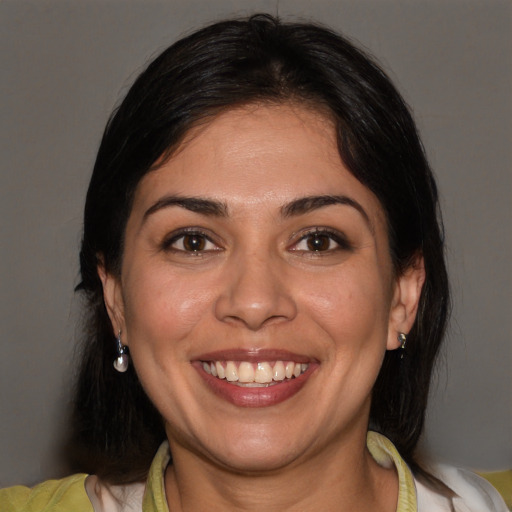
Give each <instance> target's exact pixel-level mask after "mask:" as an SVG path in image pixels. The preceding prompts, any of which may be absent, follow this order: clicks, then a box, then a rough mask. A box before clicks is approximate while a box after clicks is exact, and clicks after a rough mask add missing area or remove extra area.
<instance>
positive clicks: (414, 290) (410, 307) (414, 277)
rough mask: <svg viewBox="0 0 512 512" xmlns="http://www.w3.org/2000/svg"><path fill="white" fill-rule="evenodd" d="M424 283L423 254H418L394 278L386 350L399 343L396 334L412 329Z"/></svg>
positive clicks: (405, 332)
mask: <svg viewBox="0 0 512 512" xmlns="http://www.w3.org/2000/svg"><path fill="white" fill-rule="evenodd" d="M424 283H425V264H424V261H423V256H422V255H418V256H417V257H416V258H415V259H414V261H413V263H412V264H411V265H410V266H409V267H408V268H406V269H405V270H404V271H403V272H402V274H401V275H399V276H398V277H397V278H396V281H395V284H394V288H395V289H394V293H393V300H392V304H391V311H390V314H389V329H388V342H387V349H388V350H395V349H397V348H399V347H400V345H401V343H400V341H399V340H398V334H399V333H404V334H409V331H410V330H411V329H412V326H413V324H414V320H415V319H416V313H417V311H418V304H419V302H420V296H421V290H422V288H423V284H424Z"/></svg>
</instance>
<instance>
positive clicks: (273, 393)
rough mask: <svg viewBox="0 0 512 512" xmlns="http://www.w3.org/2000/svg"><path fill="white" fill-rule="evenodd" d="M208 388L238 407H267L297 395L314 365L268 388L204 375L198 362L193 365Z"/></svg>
mask: <svg viewBox="0 0 512 512" xmlns="http://www.w3.org/2000/svg"><path fill="white" fill-rule="evenodd" d="M193 366H194V367H195V368H196V370H197V371H198V372H199V375H200V376H201V377H202V378H203V380H204V381H205V382H206V384H207V385H208V387H209V388H210V389H211V390H212V391H213V392H214V393H215V394H216V395H217V396H220V397H221V398H223V399H224V400H227V401H228V402H230V403H232V404H233V405H236V406H238V407H269V406H271V405H276V404H279V403H281V402H284V401H285V400H288V399H289V398H291V397H292V396H294V395H295V394H297V393H298V392H299V391H300V390H301V389H302V387H303V386H304V384H306V382H307V380H308V379H309V377H310V376H311V374H312V373H313V371H314V369H315V367H316V365H312V364H310V365H309V368H308V369H307V370H306V371H305V372H304V373H303V374H301V375H300V376H299V377H296V378H293V379H288V380H284V381H282V382H279V383H276V384H272V385H270V386H268V387H255V388H251V387H242V386H237V385H236V384H231V383H230V382H228V381H227V380H226V379H218V378H217V377H214V376H212V375H209V374H208V373H206V372H205V371H204V370H203V368H202V365H201V363H200V362H197V363H194V365H193Z"/></svg>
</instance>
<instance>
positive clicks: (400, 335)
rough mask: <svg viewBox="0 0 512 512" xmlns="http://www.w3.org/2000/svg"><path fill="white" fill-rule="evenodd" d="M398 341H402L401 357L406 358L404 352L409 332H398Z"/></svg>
mask: <svg viewBox="0 0 512 512" xmlns="http://www.w3.org/2000/svg"><path fill="white" fill-rule="evenodd" d="M398 341H399V342H400V349H401V351H402V353H401V354H400V358H401V359H403V358H404V352H405V344H406V343H407V334H405V333H403V332H399V333H398Z"/></svg>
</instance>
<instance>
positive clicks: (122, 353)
mask: <svg viewBox="0 0 512 512" xmlns="http://www.w3.org/2000/svg"><path fill="white" fill-rule="evenodd" d="M116 343H117V357H116V358H115V359H114V368H115V369H116V370H117V371H118V372H120V373H124V372H125V371H126V370H128V365H129V364H130V357H129V356H128V347H127V346H126V345H123V344H122V343H121V331H119V332H118V334H117V338H116Z"/></svg>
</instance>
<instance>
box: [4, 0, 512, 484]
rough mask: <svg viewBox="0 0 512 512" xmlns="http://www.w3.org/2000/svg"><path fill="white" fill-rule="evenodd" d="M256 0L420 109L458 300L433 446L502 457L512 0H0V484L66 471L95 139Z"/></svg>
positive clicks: (510, 453) (511, 426) (507, 412)
mask: <svg viewBox="0 0 512 512" xmlns="http://www.w3.org/2000/svg"><path fill="white" fill-rule="evenodd" d="M256 10H262V11H269V12H271V13H274V14H275V13H276V12H279V14H281V15H282V16H284V17H286V16H288V15H290V14H293V15H295V16H299V17H304V18H306V19H310V18H315V19H317V20H320V21H323V22H325V23H327V24H329V25H330V26H332V27H334V28H336V29H338V30H341V31H343V32H344V33H345V34H346V35H348V36H350V37H353V38H354V39H356V40H357V41H359V42H361V43H362V44H363V45H364V46H365V47H367V48H368V49H370V51H371V52H372V53H373V54H374V55H376V56H377V57H378V58H379V59H380V60H381V62H382V63H383V65H384V66H385V68H386V69H387V70H388V71H390V73H391V76H392V77H393V78H394V79H395V81H396V83H397V85H398V87H399V88H400V90H401V91H402V92H403V94H404V95H405V98H406V99H407V101H408V102H409V103H410V104H411V105H412V106H413V107H414V112H415V116H416V118H417V121H418V124H419V127H420V130H421V132H422V135H423V138H424V143H425V145H426V148H427V151H428V153H429V155H430V158H431V162H432V164H433V167H434V169H435V170H436V173H437V176H438V179H439V184H440V190H441V195H442V204H443V208H444V215H445V224H446V230H447V239H448V258H449V267H450V271H451V278H452V287H453V295H454V301H455V308H454V315H453V321H452V323H451V328H450V333H449V339H448V344H447V347H446V349H445V351H444V354H443V358H442V364H441V365H440V366H439V369H438V372H437V379H436V385H435V389H434V392H433V399H432V403H431V407H430V409H429V414H428V425H427V436H426V440H425V441H424V443H423V447H424V449H425V451H428V452H429V453H431V454H433V455H434V456H436V457H439V458H442V459H444V460H447V461H451V462H454V463H457V464H463V465H467V466H470V467H473V468H479V469H500V468H501V469H503V468H506V467H509V468H510V467H512V397H511V388H512V348H511V347H512V344H511V335H512V309H511V304H512V229H511V227H512V208H511V204H512V201H511V199H512V169H511V162H512V158H511V146H512V137H511V135H512V126H511V123H512V98H511V91H512V36H511V34H512V30H511V25H512V3H511V2H510V1H495V0H485V1H470V0H467V1H454V0H442V1H441V0H440V1H429V0H409V1H407V0H395V1H392V0H380V1H379V0H373V1H366V0H352V1H348V0H346V1H342V0H336V1H335V0H316V1H308V0H294V1H291V0H290V1H286V0H282V1H280V2H277V1H276V0H269V1H256V0H254V1H251V0H244V1H241V0H239V1H236V2H235V1H228V0H215V1H213V2H212V1H208V0H188V1H186V2H184V1H172V0H170V1H165V2H164V1H158V2H157V1H142V0H139V1H128V0H125V1H114V0H109V1H103V2H96V1H85V0H82V1H60V2H56V1H46V0H38V1H32V2H28V1H25V0H11V1H5V0H3V1H2V0H0V48H1V49H0V52H1V57H0V63H1V81H0V109H1V117H0V119H1V124H0V126H1V130H2V133H1V137H0V162H1V174H0V184H1V185H0V240H1V244H2V246H1V252H0V255H1V256H0V258H1V260H0V350H1V357H0V484H1V485H6V484H11V483H15V482H24V483H33V482H35V481H37V480H40V479H42V478H48V477H53V476H59V475H60V473H61V472H62V470H63V468H62V466H61V464H60V459H59V455H58V454H59V449H58V448H59V442H60V440H61V439H62V437H63V433H64V429H65V417H66V414H65V411H66V408H67V406H66V403H67V400H68V398H69V388H70V384H69V383H70V379H71V378H72V375H73V372H74V367H73V364H72V363H73V358H72V356H73V343H74V338H75V335H76V331H77V329H76V324H77V318H78V317H79V311H80V303H79V300H78V299H77V298H76V297H74V295H73V286H74V285H75V284H76V283H77V270H78V266H77V248H78V243H79V239H80V223H81V210H82V206H83V201H84V195H85V190H86V186H87V182H88V178H89V176H90V172H91V169H92V165H93V162H94V157H95V151H96V149H97V146H98V143H99V139H100V135H101V132H102V130H103V127H104V124H105V122H106V119H107V116H108V114H109V113H110V111H111V109H112V107H113V105H114V104H115V103H116V102H117V101H118V99H119V98H121V97H122V96H123V94H124V93H125V92H126V88H127V86H128V85H129V84H130V83H131V82H132V80H133V79H134V77H135V76H136V75H137V73H138V72H139V71H140V70H141V69H142V67H143V64H144V63H145V62H147V60H148V59H149V58H151V57H152V56H154V55H155V54H156V53H157V52H158V51H159V50H161V49H163V48H164V47H166V46H167V45H168V44H169V43H170V42H172V41H173V40H175V39H176V38H177V37H179V36H181V35H183V34H184V33H186V32H188V31H189V30H190V29H192V28H195V27H198V26H199V25H201V24H202V23H203V22H205V21H209V20H213V19H218V18H221V17H224V16H227V15H231V14H237V15H243V14H247V13H251V12H254V11H256Z"/></svg>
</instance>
